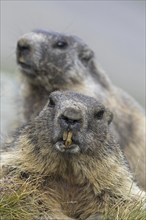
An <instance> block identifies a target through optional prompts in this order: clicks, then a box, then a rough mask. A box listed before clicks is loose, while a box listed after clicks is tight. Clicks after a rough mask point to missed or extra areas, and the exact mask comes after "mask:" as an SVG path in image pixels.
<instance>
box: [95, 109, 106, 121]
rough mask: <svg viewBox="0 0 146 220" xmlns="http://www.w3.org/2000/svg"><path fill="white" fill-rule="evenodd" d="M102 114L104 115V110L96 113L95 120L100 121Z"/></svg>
mask: <svg viewBox="0 0 146 220" xmlns="http://www.w3.org/2000/svg"><path fill="white" fill-rule="evenodd" d="M103 114H104V110H101V111H99V112H97V113H96V118H97V119H98V120H100V119H102V118H103Z"/></svg>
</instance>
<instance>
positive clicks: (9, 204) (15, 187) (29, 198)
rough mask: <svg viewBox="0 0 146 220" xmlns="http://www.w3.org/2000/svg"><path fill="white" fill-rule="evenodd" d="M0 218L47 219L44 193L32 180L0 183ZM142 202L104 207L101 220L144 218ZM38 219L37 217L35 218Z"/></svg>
mask: <svg viewBox="0 0 146 220" xmlns="http://www.w3.org/2000/svg"><path fill="white" fill-rule="evenodd" d="M0 192H1V194H0V220H34V219H35V216H40V213H41V216H44V218H43V219H44V220H45V219H46V220H47V217H46V216H47V214H46V212H45V211H46V209H45V207H47V202H46V201H45V195H44V196H43V194H42V193H41V192H39V191H38V190H37V189H36V187H35V186H34V184H33V182H31V181H29V180H28V181H26V182H23V181H21V180H20V182H19V183H18V182H17V184H16V181H15V180H14V181H13V182H12V181H11V180H10V179H6V180H5V181H1V183H0ZM143 205H144V202H143V203H136V202H134V203H130V202H129V203H128V204H127V203H126V205H125V204H124V203H123V202H120V201H119V203H117V204H116V205H115V206H113V207H112V208H106V210H105V214H104V216H103V217H102V218H101V219H102V220H145V219H146V209H144V208H142V207H143ZM37 219H39V218H37Z"/></svg>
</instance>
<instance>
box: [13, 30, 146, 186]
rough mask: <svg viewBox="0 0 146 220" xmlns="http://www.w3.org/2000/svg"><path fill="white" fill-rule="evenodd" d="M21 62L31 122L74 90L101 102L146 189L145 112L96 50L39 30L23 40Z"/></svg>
mask: <svg viewBox="0 0 146 220" xmlns="http://www.w3.org/2000/svg"><path fill="white" fill-rule="evenodd" d="M17 62H18V64H19V66H20V68H21V72H22V73H23V76H24V80H25V83H24V84H25V86H24V115H25V118H26V120H27V121H29V119H30V118H32V117H34V116H36V115H37V114H38V113H39V112H40V111H41V109H42V107H43V106H44V104H45V103H46V101H47V99H48V94H50V92H52V91H54V90H68V89H69V90H72V91H76V92H79V93H82V94H85V95H89V96H92V97H94V98H96V99H97V100H98V101H100V102H101V103H103V104H104V105H105V106H107V107H109V109H110V110H111V111H112V112H113V113H114V120H113V132H114V135H115V137H116V139H117V140H118V142H119V144H120V146H121V149H122V150H123V152H124V154H125V156H126V158H127V160H128V162H129V164H130V168H131V169H132V172H133V173H134V175H135V176H136V180H137V181H138V182H139V184H140V186H142V187H143V188H145V189H146V173H145V172H144V171H145V169H146V168H145V163H146V161H145V157H146V155H145V152H146V144H145V129H144V127H145V126H144V125H145V115H144V112H143V111H142V110H141V108H140V107H139V106H138V104H137V103H136V102H135V101H134V100H133V99H132V98H131V97H130V96H128V95H127V94H126V93H125V92H123V91H122V90H120V89H119V88H116V87H115V86H114V85H113V84H112V83H111V82H110V80H109V79H108V77H107V76H106V75H105V74H104V72H103V71H102V70H100V69H99V68H98V67H97V66H96V64H95V59H94V53H93V51H92V50H91V49H89V47H88V46H87V45H86V44H85V43H84V42H83V41H82V40H80V39H79V38H78V37H75V36H68V35H65V34H61V33H57V32H49V31H42V30H36V31H34V32H31V33H28V34H25V35H24V36H22V37H21V38H20V39H19V41H18V44H17Z"/></svg>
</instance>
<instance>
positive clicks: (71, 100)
mask: <svg viewBox="0 0 146 220" xmlns="http://www.w3.org/2000/svg"><path fill="white" fill-rule="evenodd" d="M111 121H112V113H111V112H110V111H109V110H108V109H106V108H105V107H104V106H103V105H102V104H100V103H98V102H97V101H96V100H95V99H94V98H91V97H87V96H84V95H81V94H78V93H74V92H70V91H65V92H59V91H56V92H53V93H51V95H50V96H49V101H48V103H47V104H46V106H45V107H44V109H43V110H42V111H41V112H40V114H39V116H38V117H37V118H36V119H35V120H34V121H33V123H31V124H33V127H32V126H30V127H29V132H28V130H27V132H26V133H27V137H28V139H29V140H30V142H31V143H32V144H33V143H34V145H35V148H36V150H37V151H39V150H42V148H43V147H45V148H48V147H51V149H52V150H55V151H59V152H60V153H63V154H64V153H70V154H76V153H86V152H88V153H92V152H93V153H95V151H96V153H97V152H98V150H99V151H101V149H102V150H103V151H104V148H106V147H107V146H106V147H105V146H104V145H106V144H105V143H106V142H108V141H109V139H110V135H109V124H110V122H111Z"/></svg>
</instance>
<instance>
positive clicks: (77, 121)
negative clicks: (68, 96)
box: [60, 108, 82, 129]
mask: <svg viewBox="0 0 146 220" xmlns="http://www.w3.org/2000/svg"><path fill="white" fill-rule="evenodd" d="M81 123H82V112H81V110H79V109H74V108H67V109H66V110H65V111H64V112H63V114H62V115H61V117H60V125H61V127H63V128H64V129H66V128H76V129H77V128H80V127H81Z"/></svg>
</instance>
